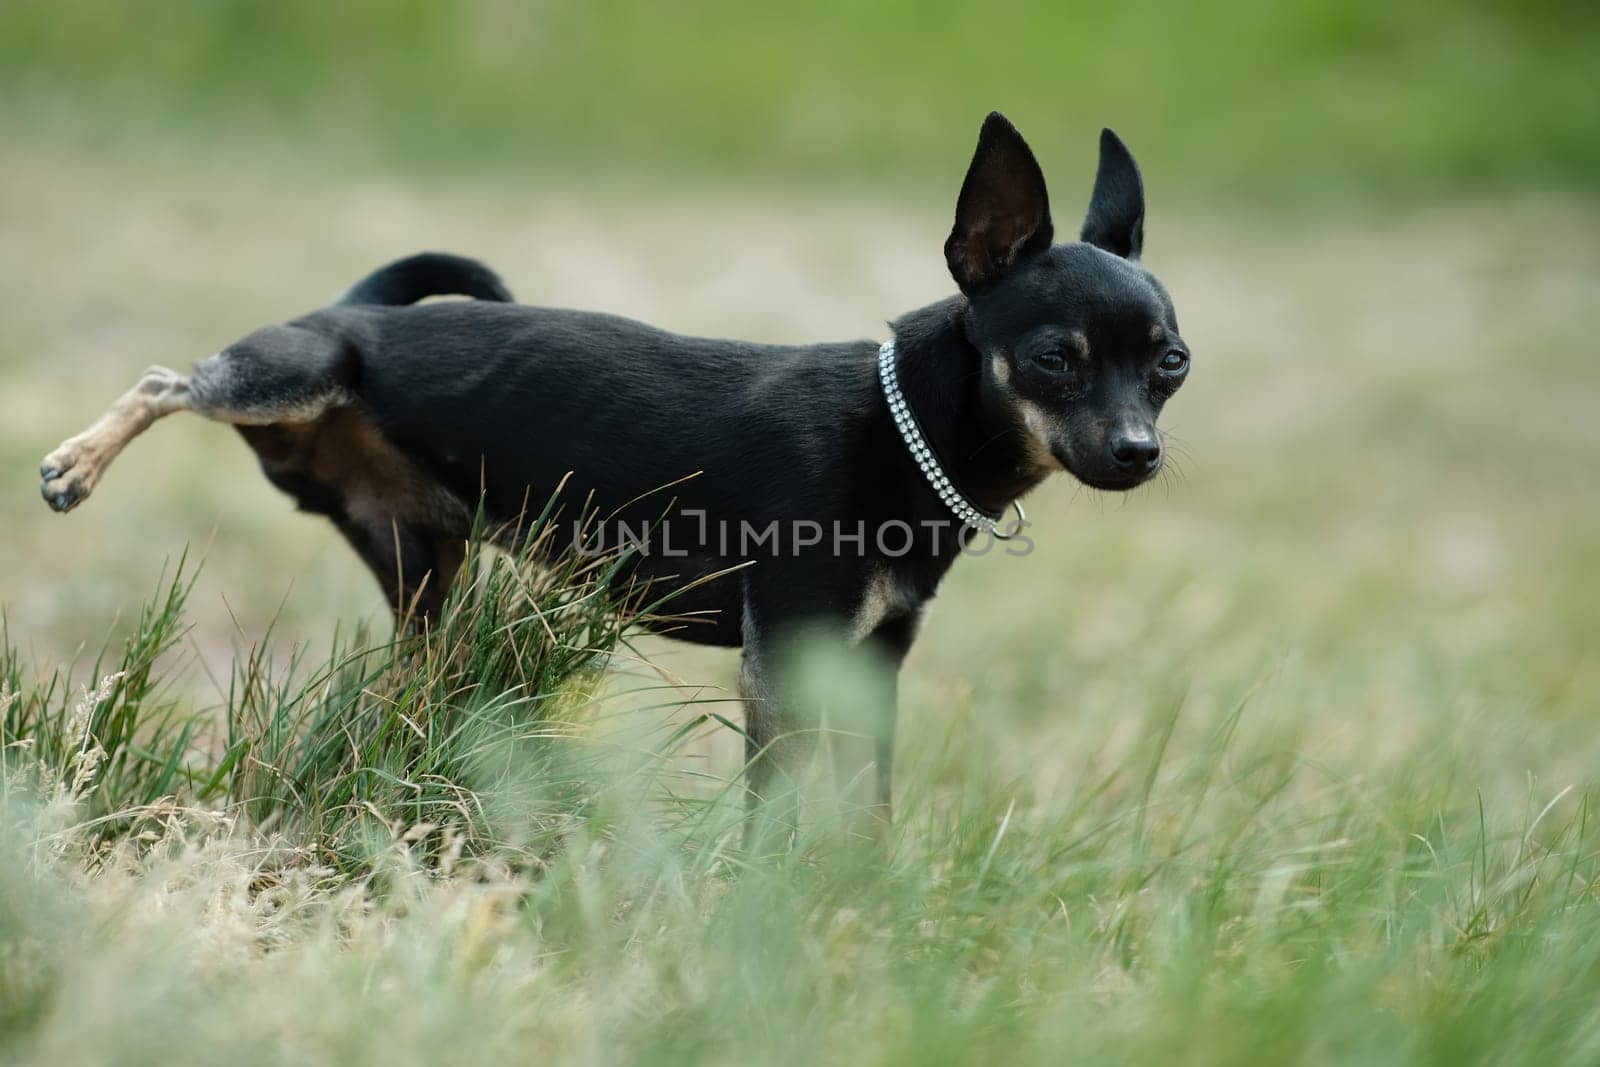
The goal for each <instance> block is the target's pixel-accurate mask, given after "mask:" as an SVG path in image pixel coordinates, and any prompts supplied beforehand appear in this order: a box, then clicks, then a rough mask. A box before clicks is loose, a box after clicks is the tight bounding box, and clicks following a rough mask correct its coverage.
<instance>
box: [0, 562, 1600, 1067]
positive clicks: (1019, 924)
mask: <svg viewBox="0 0 1600 1067" xmlns="http://www.w3.org/2000/svg"><path fill="white" fill-rule="evenodd" d="M513 573H514V572H513V571H511V570H510V569H509V568H506V567H504V566H494V567H489V568H486V569H485V570H484V571H483V572H482V573H481V574H480V576H479V579H478V581H479V582H481V583H484V584H483V586H482V587H481V588H478V589H477V590H476V595H469V596H466V597H463V598H462V599H463V601H464V604H463V605H461V606H460V609H459V611H458V613H457V614H456V615H454V616H452V617H451V618H450V619H449V620H447V622H446V624H445V626H444V627H443V628H442V631H441V632H440V633H439V634H437V635H435V636H434V637H430V638H429V639H427V640H426V641H423V642H420V643H405V644H403V645H402V646H400V647H399V648H397V647H396V646H385V647H379V648H374V649H360V650H354V651H349V650H347V651H343V652H339V653H336V654H335V656H334V658H333V659H331V660H330V661H329V662H328V664H327V665H325V666H322V667H318V668H315V669H312V670H309V671H307V670H304V669H301V670H298V671H296V670H291V671H289V672H288V673H287V674H286V675H285V676H284V679H285V680H283V681H281V682H280V683H278V684H277V685H275V686H274V685H272V684H271V683H268V682H266V681H265V680H264V679H261V677H260V675H259V674H258V672H257V670H256V663H255V662H254V661H252V662H251V663H249V664H247V665H245V666H243V667H241V671H242V673H243V674H244V676H245V678H246V679H247V681H246V682H245V683H244V684H243V685H241V686H240V687H239V688H237V689H235V690H234V691H233V693H232V694H231V695H230V699H229V701H228V702H227V704H226V705H225V707H224V709H223V715H222V720H223V721H224V722H225V723H226V740H227V742H228V743H227V744H226V745H224V744H222V743H221V742H222V741H223V740H224V738H222V737H213V738H212V739H211V742H210V744H209V745H208V744H207V743H206V742H205V740H204V736H203V730H201V729H199V728H198V727H197V728H196V729H189V728H188V727H189V726H191V725H195V721H194V720H189V721H188V722H186V723H185V728H183V729H173V728H172V725H171V724H172V722H173V718H172V716H173V715H175V714H180V713H178V712H175V711H171V710H170V709H169V710H168V711H165V712H160V711H155V713H154V715H153V716H152V711H154V709H153V708H152V707H151V706H150V704H149V703H148V700H149V691H148V688H147V686H148V680H147V669H146V668H147V665H148V662H149V656H150V653H151V652H152V651H153V650H157V649H159V648H160V647H162V646H163V645H165V644H167V643H169V642H170V640H171V639H172V637H173V635H174V633H175V632H176V628H177V626H178V625H179V614H178V613H179V610H180V608H181V601H182V597H183V595H184V593H185V590H186V588H187V586H186V585H185V584H184V581H183V579H182V577H181V575H180V576H179V577H177V578H175V579H173V581H172V582H171V583H170V585H168V587H167V589H166V591H165V593H164V594H163V595H162V596H161V597H160V598H158V599H157V600H156V601H155V602H153V603H152V605H151V607H150V608H149V609H148V610H147V611H146V612H145V614H144V616H143V618H142V621H141V624H140V625H139V627H138V628H137V629H136V631H135V633H134V635H133V636H132V637H131V638H130V639H129V641H128V642H127V645H126V648H125V651H124V653H123V655H122V657H121V660H120V663H118V664H116V665H115V666H116V668H117V669H116V670H115V671H113V672H112V673H110V674H109V675H108V676H107V678H108V681H107V682H105V683H104V684H102V686H101V687H100V688H99V689H98V690H96V691H94V692H87V691H86V692H84V693H83V695H81V696H78V697H76V698H74V697H72V696H71V694H70V692H69V689H70V686H69V685H68V684H67V682H66V680H64V679H59V678H55V679H52V680H51V681H50V682H48V683H46V684H45V685H44V686H43V687H42V688H40V687H37V686H28V685H26V684H22V685H20V687H19V683H18V682H17V679H18V677H19V675H20V673H21V672H20V670H19V668H18V666H17V665H16V663H15V662H14V657H12V661H11V662H8V663H7V664H6V674H7V675H8V678H9V680H8V682H7V683H6V684H7V688H6V695H5V697H4V698H3V699H4V701H5V704H6V708H5V712H6V719H5V728H4V731H3V732H0V743H3V745H4V752H5V756H6V759H5V764H4V777H3V779H0V799H3V804H0V814H3V822H0V830H3V838H0V843H3V847H4V849H5V851H6V853H7V855H6V859H5V862H4V863H3V864H0V947H3V949H4V955H3V956H0V960H3V961H4V966H3V967H0V994H3V995H0V1039H3V1041H4V1047H5V1048H6V1049H7V1050H8V1052H9V1054H10V1056H12V1057H14V1058H16V1059H18V1060H23V1061H35V1062H38V1061H51V1062H88V1061H92V1060H95V1059H98V1058H100V1056H102V1055H104V1054H105V1053H106V1051H107V1050H108V1049H112V1048H115V1049H116V1050H117V1051H116V1055H117V1057H118V1058H119V1059H120V1060H121V1061H122V1062H157V1061H160V1062H174V1061H176V1062H216V1061H217V1060H218V1059H228V1060H233V1059H235V1058H241V1057H242V1058H243V1059H245V1060H248V1061H255V1060H262V1061H281V1060H283V1059H289V1058H294V1059H297V1060H299V1059H303V1058H310V1059H311V1060H313V1061H317V1062H374V1063H377V1062H393V1061H394V1060H396V1059H399V1060H401V1061H405V1062H427V1061H432V1060H435V1059H438V1058H444V1059H449V1060H466V1061H474V1062H476V1061H481V1060H487V1059H490V1058H499V1057H516V1058H546V1057H550V1056H555V1057H559V1058H561V1059H563V1060H577V1061H591V1060H593V1061H602V1062H616V1061H621V1062H650V1063H673V1062H684V1063H706V1062H727V1063H747V1062H751V1061H752V1060H759V1061H763V1062H766V1061H771V1060H776V1061H779V1062H795V1063H810V1062H839V1061H840V1060H841V1059H846V1060H849V1061H850V1062H883V1063H924V1062H929V1061H936V1062H952V1063H959V1062H992V1060H993V1058H994V1057H996V1056H997V1055H1000V1056H1004V1057H1005V1058H1006V1059H1007V1060H1008V1061H1018V1062H1024V1061H1026V1062H1042V1063H1043V1062H1050V1063H1054V1062H1060V1061H1061V1060H1062V1059H1063V1058H1069V1059H1079V1058H1081V1059H1085V1060H1090V1061H1093V1062H1107V1061H1117V1062H1130V1063H1148V1062H1151V1061H1153V1060H1154V1061H1182V1062H1187V1063H1237V1062H1240V1061H1241V1060H1245V1061H1260V1062H1282V1061H1284V1060H1291V1059H1292V1060H1297V1061H1304V1062H1363V1063H1365V1062H1372V1061H1374V1060H1379V1061H1383V1062H1396V1063H1425V1062H1438V1063H1452V1064H1454V1063H1462V1062H1497V1063H1503V1062H1530V1063H1532V1062H1584V1061H1586V1060H1587V1059H1589V1058H1590V1057H1591V1056H1592V1054H1593V1052H1594V1050H1595V1048H1596V1047H1597V1045H1596V1043H1597V1042H1600V1007H1597V1005H1596V1003H1595V1001H1594V998H1593V997H1592V995H1591V993H1592V989H1593V988H1594V983H1595V982H1596V980H1597V979H1600V947H1597V939H1596V938H1595V936H1594V935H1595V932H1596V926H1597V924H1600V918H1597V915H1596V909H1597V907H1600V826H1597V820H1596V818H1595V817H1594V815H1593V812H1592V807H1593V805H1594V803H1595V801H1596V800H1600V795H1597V791H1596V788H1595V786H1594V785H1593V784H1586V785H1583V786H1580V787H1578V788H1573V787H1570V786H1569V787H1566V788H1563V789H1559V790H1558V789H1555V788H1553V787H1552V786H1548V785H1543V784H1540V783H1538V782H1535V781H1532V780H1530V781H1528V782H1527V783H1526V788H1525V790H1524V791H1522V792H1521V793H1520V794H1518V795H1504V796H1502V795H1499V794H1490V795H1486V793H1485V791H1484V788H1483V786H1481V785H1478V784H1475V783H1478V782H1481V781H1484V780H1486V779H1485V777H1484V776H1485V774H1486V773H1487V776H1488V777H1487V780H1489V781H1493V780H1494V779H1495V778H1496V777H1497V775H1496V773H1495V772H1494V771H1493V770H1489V767H1490V765H1491V764H1492V763H1494V762H1495V761H1494V759H1493V753H1492V752H1488V753H1486V752H1484V751H1481V750H1480V751H1473V750H1471V749H1470V748H1469V747H1465V746H1462V745H1461V744H1460V743H1459V741H1458V740H1457V739H1456V738H1455V736H1454V735H1455V733H1456V731H1453V730H1452V731H1450V732H1449V733H1447V734H1444V735H1441V736H1424V737H1418V738H1416V739H1415V740H1413V741H1412V742H1411V743H1401V744H1397V745H1395V746H1394V747H1393V751H1391V752H1390V753H1389V754H1388V755H1387V756H1386V757H1385V758H1384V759H1383V760H1382V762H1381V764H1379V765H1376V766H1372V767H1370V768H1369V769H1370V770H1371V771H1373V772H1374V773H1372V774H1370V775H1367V774H1362V773H1360V772H1359V771H1356V770H1354V769H1350V768H1346V769H1344V770H1340V769H1338V768H1335V767H1330V766H1327V765H1325V764H1324V763H1322V762H1321V761H1319V760H1315V759H1310V758H1307V757H1305V756H1303V755H1301V754H1300V753H1299V752H1297V750H1296V739H1295V738H1294V736H1293V732H1292V729H1291V730H1290V732H1289V733H1287V734H1286V733H1285V731H1284V727H1283V724H1281V723H1278V724H1274V723H1272V722H1271V716H1270V714H1268V713H1267V712H1266V711H1265V709H1264V708H1263V705H1264V704H1267V703H1270V699H1269V698H1267V697H1265V696H1264V695H1263V693H1262V692H1261V691H1260V690H1259V689H1258V690H1254V691H1246V692H1244V693H1242V694H1241V695H1240V696H1239V698H1238V699H1237V700H1236V701H1234V702H1232V703H1230V704H1227V705H1220V706H1217V707H1215V708H1214V709H1212V710H1211V711H1210V712H1209V713H1208V712H1204V711H1201V710H1200V709H1199V708H1197V707H1196V706H1195V704H1196V703H1197V702H1194V701H1192V700H1191V698H1190V696H1189V695H1187V694H1186V693H1185V691H1184V684H1183V683H1182V682H1181V681H1179V680H1177V679H1173V678H1170V677H1167V678H1156V679H1152V680H1151V681H1150V683H1149V685H1148V686H1147V687H1146V688H1145V689H1144V690H1143V692H1142V693H1141V699H1139V700H1138V701H1137V702H1136V703H1135V704H1133V705H1132V706H1129V707H1127V708H1126V709H1124V710H1125V714H1127V715H1128V716H1129V718H1130V720H1131V721H1130V722H1129V723H1128V725H1129V727H1130V729H1129V731H1128V735H1129V736H1128V737H1127V739H1126V741H1125V743H1123V744H1121V745H1116V744H1110V745H1106V746H1105V747H1104V748H1102V749H1101V750H1100V751H1084V752H1082V753H1079V754H1078V757H1079V759H1078V761H1077V762H1078V766H1079V768H1080V770H1079V772H1078V773H1076V774H1073V775H1071V776H1070V778H1069V780H1067V781H1065V782H1063V783H1061V784H1059V785H1057V786H1055V787H1052V788H1040V787H1038V786H1030V785H1029V784H1027V783H1025V782H1022V781H1018V780H1016V779H1014V778H1011V777H1009V776H1007V775H1004V774H996V773H993V769H992V766H991V764H990V761H989V760H988V759H986V758H984V756H985V754H984V753H983V752H982V751H981V748H982V746H981V744H979V745H978V746H977V747H978V748H979V751H978V752H977V753H974V751H973V748H974V739H973V738H972V737H970V736H965V730H964V724H963V721H962V719H961V717H959V716H958V717H956V718H955V719H952V720H948V721H946V722H944V723H924V724H923V730H922V736H919V737H917V738H915V739H914V740H912V741H911V742H910V743H908V744H905V745H903V746H902V747H903V749H905V750H909V751H908V754H909V755H910V756H911V757H912V758H911V759H910V760H909V761H908V762H909V764H910V766H909V770H908V773H906V774H905V775H903V779H902V786H901V799H900V811H901V814H902V818H901V821H900V823H899V824H898V825H897V826H896V828H895V830H894V832H893V834H892V835H891V837H890V839H889V840H888V841H887V842H886V843H885V845H884V846H883V847H882V848H881V849H880V848H877V847H871V846H868V847H862V846H860V845H859V844H852V843H850V842H847V841H845V840H844V839H843V838H841V837H839V836H838V834H837V828H830V827H828V826H827V825H826V824H823V825H820V826H814V827H812V828H811V830H810V831H809V832H808V833H807V834H806V835H805V836H802V838H801V839H800V841H799V843H798V845H797V846H796V848H795V850H794V851H793V852H792V853H789V854H785V855H780V856H775V857H774V856H766V857H750V856H747V855H746V854H744V853H743V852H742V850H741V848H740V846H739V843H738V842H739V837H740V835H739V820H738V814H737V813H738V804H737V802H736V800H737V790H729V789H726V788H721V789H715V790H710V791H708V790H707V788H706V786H705V783H704V781H703V780H698V779H694V778H684V777H683V773H682V771H681V770H676V771H675V770H673V769H672V765H671V761H670V757H672V756H673V755H674V754H675V752H676V751H677V747H678V745H679V744H680V743H681V742H682V740H683V738H684V737H685V732H684V731H682V730H678V731H673V732H672V733H671V735H670V736H668V735H667V733H666V732H665V731H663V730H662V729H661V728H660V727H659V725H658V724H656V723H654V722H652V721H645V720H643V719H642V718H641V713H637V712H635V713H633V714H632V715H630V716H625V717H624V718H625V719H626V720H628V721H626V722H625V723H624V724H622V726H620V727H619V725H618V724H617V723H615V722H613V723H612V724H611V727H610V728H609V729H605V730H601V729H599V728H598V727H597V724H596V723H595V721H594V720H595V718H596V715H597V714H609V712H607V711H606V704H605V699H604V698H603V697H592V696H591V697H585V696H584V694H585V693H587V692H588V691H589V689H590V688H591V687H590V686H589V685H588V684H587V683H586V682H585V681H584V678H585V676H586V674H587V673H588V672H589V671H590V670H591V669H592V665H593V663H594V657H595V656H597V655H601V654H603V653H604V652H605V651H606V649H608V648H611V647H614V643H615V641H616V638H617V634H618V631H617V630H616V629H615V628H614V626H613V624H611V623H609V622H607V621H606V617H605V613H604V612H603V611H602V610H601V608H600V607H599V606H598V605H602V604H605V603H608V601H607V599H606V594H605V586H604V580H603V575H594V574H591V575H589V576H588V577H587V579H586V582H587V584H588V586H589V587H590V588H589V589H588V591H587V592H585V593H584V594H583V595H582V596H579V597H573V596H570V595H563V594H561V593H560V592H558V590H559V588H560V587H556V588H555V589H551V590H550V591H549V592H547V593H546V594H545V596H546V598H547V599H545V601H544V602H543V603H536V604H535V606H536V607H537V608H538V609H539V610H538V612H537V613H536V615H537V617H538V618H539V619H540V620H546V621H540V622H536V623H531V624H530V622H529V618H530V615H529V613H528V612H527V611H526V610H524V611H516V612H513V611H508V610H507V609H508V608H510V607H512V606H520V607H522V608H524V609H526V608H527V606H528V601H527V600H526V599H524V598H523V597H522V596H521V595H520V594H519V593H517V592H515V591H514V587H515V585H516V582H515V581H514V579H513V578H512V577H511V576H512V575H513ZM568 588H570V587H568ZM575 608H576V611H574V609H575ZM465 632H472V633H475V634H476V635H477V637H476V640H473V641H464V640H463V639H462V638H463V636H464V634H465ZM374 657H376V659H377V661H378V662H379V663H380V664H381V668H380V669H379V670H378V671H376V672H373V671H372V670H371V668H370V663H371V661H372V659H373V658H374ZM264 689H267V690H270V691H268V692H263V690H264ZM574 693H576V694H577V696H576V697H574ZM139 708H142V709H143V711H144V714H143V715H141V716H140V717H141V718H142V719H143V720H144V721H143V727H142V728H141V729H140V730H136V731H132V732H131V733H130V732H129V731H127V730H126V729H125V726H124V724H126V723H127V722H129V721H130V720H131V719H132V718H133V716H132V714H131V711H132V710H135V709H139ZM1412 711H1413V714H1415V713H1416V711H1417V709H1412ZM704 718H705V717H704V716H701V719H702V720H703V719H704ZM586 726H587V728H585V727H586ZM930 734H931V735H932V736H928V735H930ZM1106 748H1109V749H1111V750H1113V751H1111V752H1108V751H1106ZM86 753H88V754H89V756H88V758H87V759H86V758H85V754H86ZM719 797H720V799H719Z"/></svg>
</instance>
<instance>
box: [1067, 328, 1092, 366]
mask: <svg viewBox="0 0 1600 1067" xmlns="http://www.w3.org/2000/svg"><path fill="white" fill-rule="evenodd" d="M1067 347H1068V348H1070V349H1072V351H1073V353H1074V354H1075V355H1076V356H1077V357H1078V358H1079V359H1088V358H1089V337H1088V335H1087V334H1085V333H1084V332H1083V331H1082V330H1073V331H1072V332H1071V333H1069V334H1068V335H1067Z"/></svg>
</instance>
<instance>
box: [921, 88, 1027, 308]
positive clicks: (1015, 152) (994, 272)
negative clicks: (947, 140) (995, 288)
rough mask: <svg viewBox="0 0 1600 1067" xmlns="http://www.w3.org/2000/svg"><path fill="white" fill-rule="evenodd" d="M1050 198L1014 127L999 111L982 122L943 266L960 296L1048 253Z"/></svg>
mask: <svg viewBox="0 0 1600 1067" xmlns="http://www.w3.org/2000/svg"><path fill="white" fill-rule="evenodd" d="M1053 232H1054V231H1053V230H1052V229H1051V226H1050V198H1049V196H1047V195H1046V193H1045V188H1044V173H1043V172H1042V171H1040V170H1039V162H1038V160H1036V159H1034V158H1033V153H1032V152H1030V151H1028V143H1027V142H1026V141H1024V140H1023V139H1022V135H1021V134H1020V133H1018V132H1017V129H1016V127H1015V126H1013V125H1011V123H1009V122H1007V121H1006V117H1005V116H1004V115H1002V114H1000V112H998V111H991V112H990V113H989V117H988V118H986V119H984V120H983V132H981V133H979V134H978V150H977V151H976V152H974V153H973V155H972V166H970V167H968V168H967V178H966V181H964V182H962V183H961V196H960V198H959V199H958V200H957V201H956V225H955V228H954V229H953V230H951V231H950V239H949V240H948V241H946V242H945V243H944V258H945V262H947V263H949V264H950V273H951V274H952V275H954V276H955V279H956V284H957V285H959V286H961V291H962V292H964V293H971V292H972V291H974V290H976V289H980V288H982V287H983V286H984V285H987V284H988V283H989V282H992V281H994V280H995V279H996V278H998V277H1000V276H1001V275H1002V274H1004V273H1005V272H1006V271H1008V270H1010V269H1011V268H1012V267H1014V266H1016V265H1017V264H1018V263H1020V262H1021V261H1022V260H1024V259H1026V258H1027V257H1029V256H1031V255H1035V254H1037V253H1039V252H1043V251H1044V250H1045V249H1047V248H1049V247H1050V238H1051V235H1052V233H1053Z"/></svg>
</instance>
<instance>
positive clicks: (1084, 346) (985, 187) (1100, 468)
mask: <svg viewBox="0 0 1600 1067" xmlns="http://www.w3.org/2000/svg"><path fill="white" fill-rule="evenodd" d="M1052 233H1053V229H1052V227H1051V224H1050V204H1049V198H1048V197H1047V195H1046V193H1045V185H1044V174H1043V173H1042V172H1041V171H1040V170H1039V164H1038V162H1037V161H1036V160H1035V159H1034V158H1033V153H1032V152H1031V151H1029V150H1028V145H1027V143H1026V142H1025V141H1023V139H1022V136H1021V135H1020V134H1019V133H1017V131H1016V128H1015V127H1013V126H1012V125H1011V123H1010V122H1008V121H1006V119H1005V117H1004V116H1002V115H1001V114H1000V113H999V112H995V113H993V114H991V115H990V116H989V117H988V119H987V120H986V121H985V122H984V124H983V131H982V133H981V134H979V137H978V150H977V152H976V153H975V154H974V155H973V157H972V166H971V167H970V168H969V169H968V171H967V177H966V181H964V182H963V183H962V186H961V197H960V200H959V201H958V202H957V204H956V223H955V229H953V230H952V231H951V233H950V239H949V240H948V241H947V242H945V259H946V260H947V261H948V263H949V265H950V273H951V274H952V275H954V276H955V279H956V283H957V284H958V285H960V286H961V291H962V292H963V293H965V294H966V296H967V301H968V310H967V315H966V330H967V336H968V339H969V340H970V341H971V342H972V344H973V345H974V346H975V347H976V348H977V350H978V352H979V353H980V355H981V356H982V362H983V391H984V402H985V405H986V406H987V407H989V408H990V409H991V410H995V411H999V412H1002V413H1003V414H1004V415H1005V416H1006V417H1008V418H1010V419H1011V420H1013V422H1014V423H1015V425H1016V427H1017V429H1018V431H1019V432H1020V433H1022V434H1024V435H1025V437H1024V439H1025V440H1026V441H1027V446H1028V451H1029V454H1030V456H1031V458H1032V460H1033V461H1034V462H1036V463H1037V464H1038V467H1039V469H1040V470H1041V471H1043V470H1047V469H1057V468H1064V469H1066V470H1068V471H1070V472H1071V473H1072V474H1073V475H1074V476H1075V477H1077V478H1078V480H1080V481H1082V482H1084V483H1085V484H1087V485H1091V486H1093V487H1095V488H1097V489H1132V488H1133V487H1134V486H1136V485H1140V484H1142V483H1143V482H1145V481H1147V480H1149V479H1150V478H1151V477H1153V476H1154V475H1155V473H1156V472H1157V471H1159V470H1160V469H1161V461H1162V452H1163V449H1162V443H1161V437H1160V435H1159V434H1158V433H1157V432H1156V416H1157V415H1158V414H1159V413H1160V411H1161V406H1162V404H1164V403H1165V402H1166V401H1167V399H1168V398H1169V397H1170V396H1172V394H1173V393H1174V392H1176V391H1177V389H1178V387H1179V386H1180V385H1182V384H1183V380H1184V377H1185V376H1186V375H1187V374H1188V372H1189V349H1188V346H1187V345H1185V344H1184V342H1183V339H1182V338H1181V337H1179V336H1178V320H1177V317H1176V315H1175V314H1174V312H1173V308H1172V299H1171V298H1170V297H1169V296H1168V295H1167V291H1166V289H1165V288H1164V287H1163V286H1162V285H1161V283H1160V282H1159V281H1157V280H1156V278H1155V275H1153V274H1151V273H1150V272H1149V271H1147V270H1145V269H1144V267H1143V266H1141V265H1140V263H1139V251H1140V247H1141V245H1142V244H1143V240H1144V188H1143V186H1142V184H1141V182H1140V180H1139V170H1138V168H1137V167H1136V166H1135V165H1134V162H1133V157H1132V156H1131V155H1129V154H1128V150H1127V148H1126V147H1124V146H1123V144H1122V142H1121V141H1120V140H1118V139H1117V135H1116V134H1114V133H1112V132H1111V131H1110V130H1105V131H1103V132H1102V133H1101V135H1100V169H1099V173H1098V174H1097V175H1096V176H1095V182H1094V193H1093V195H1092V196H1091V198H1090V201H1089V212H1088V215H1087V217H1085V219H1084V222H1083V231H1082V234H1081V240H1079V241H1075V242H1073V243H1071V244H1052V243H1051V236H1052Z"/></svg>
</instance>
